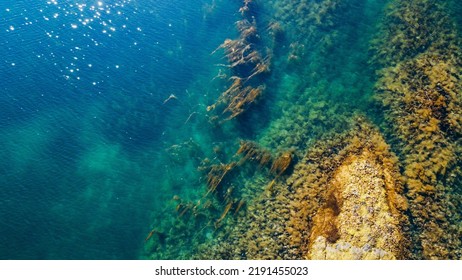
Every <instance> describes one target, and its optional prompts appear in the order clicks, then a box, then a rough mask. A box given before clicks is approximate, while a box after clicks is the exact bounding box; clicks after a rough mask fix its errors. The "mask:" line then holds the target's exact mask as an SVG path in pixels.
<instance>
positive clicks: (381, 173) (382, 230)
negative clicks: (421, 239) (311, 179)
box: [307, 149, 404, 260]
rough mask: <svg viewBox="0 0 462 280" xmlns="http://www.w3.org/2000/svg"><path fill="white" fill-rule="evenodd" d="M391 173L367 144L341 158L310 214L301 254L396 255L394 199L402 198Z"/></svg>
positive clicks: (328, 256) (333, 256)
mask: <svg viewBox="0 0 462 280" xmlns="http://www.w3.org/2000/svg"><path fill="white" fill-rule="evenodd" d="M393 172H394V171H393V170H390V169H389V168H388V167H387V166H384V165H383V164H381V163H380V162H379V161H378V159H377V156H376V155H375V154H374V153H373V152H371V151H369V150H368V149H364V150H363V151H362V152H361V153H360V154H359V155H356V154H353V155H351V156H349V157H348V158H346V159H345V160H344V161H343V163H342V164H341V165H340V166H339V167H338V168H337V170H336V171H335V173H334V176H333V178H332V180H331V181H330V182H329V184H328V188H329V194H328V199H327V201H326V204H325V206H323V207H322V208H321V209H319V211H318V213H317V214H316V216H315V217H314V218H313V227H312V230H311V236H310V247H309V251H308V254H307V258H309V259H330V260H336V259H396V258H399V257H400V256H401V255H402V253H401V250H402V247H401V246H400V244H401V243H402V241H403V235H402V233H401V229H400V226H399V223H400V218H399V215H400V213H399V212H398V211H396V203H400V204H402V202H403V201H404V199H403V198H402V197H401V196H399V195H397V194H396V192H395V181H394V178H393V177H394V176H393V175H394V174H393ZM396 200H398V201H396Z"/></svg>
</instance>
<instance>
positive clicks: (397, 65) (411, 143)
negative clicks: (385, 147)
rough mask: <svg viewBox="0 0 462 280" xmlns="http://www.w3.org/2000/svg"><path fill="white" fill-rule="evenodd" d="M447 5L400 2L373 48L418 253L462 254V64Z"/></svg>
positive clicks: (430, 256)
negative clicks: (461, 186)
mask: <svg viewBox="0 0 462 280" xmlns="http://www.w3.org/2000/svg"><path fill="white" fill-rule="evenodd" d="M445 9H446V8H445V6H444V5H443V4H441V3H437V2H435V1H426V0H419V1H395V2H394V4H393V5H392V6H391V7H390V8H389V12H388V17H387V18H388V19H387V20H386V21H385V23H384V25H383V28H384V33H385V36H384V38H383V39H381V40H379V42H378V43H377V45H376V46H375V47H376V49H377V50H378V51H377V56H376V60H375V61H378V62H380V63H381V64H383V65H384V68H383V69H382V70H380V71H379V80H378V82H377V87H376V88H377V92H378V98H379V99H380V100H381V101H382V103H383V105H384V106H385V108H386V112H385V114H386V120H387V121H388V122H389V123H390V124H391V126H390V128H389V129H388V133H389V134H390V135H391V136H392V137H393V138H394V139H395V141H396V142H397V143H398V145H397V148H398V149H399V154H400V158H401V159H402V163H403V165H404V175H405V182H406V188H407V194H406V195H407V197H408V198H409V200H410V205H411V207H410V213H411V218H412V223H413V226H414V227H415V228H416V230H415V232H414V236H413V238H414V240H413V243H414V244H415V246H416V247H415V252H416V255H415V256H414V257H415V258H426V259H435V258H436V259H456V258H460V257H461V256H462V250H461V244H462V228H461V227H460V226H458V225H459V224H460V221H461V218H462V216H461V214H462V213H461V211H460V208H458V207H457V206H458V204H459V203H458V201H459V200H460V193H458V192H457V191H456V190H455V188H457V187H456V185H455V184H454V182H458V184H460V176H461V174H460V170H459V168H458V166H459V165H460V153H461V151H460V149H461V141H460V138H461V135H462V134H461V133H462V126H461V124H462V122H461V121H462V96H461V92H462V91H461V90H462V84H461V76H460V75H461V74H460V73H462V67H461V66H462V64H461V62H462V61H461V59H460V57H461V50H460V48H459V46H460V41H459V40H457V36H456V35H455V33H454V31H455V30H456V28H455V26H454V24H453V23H452V21H451V20H450V18H449V17H448V16H447V13H446V12H445Z"/></svg>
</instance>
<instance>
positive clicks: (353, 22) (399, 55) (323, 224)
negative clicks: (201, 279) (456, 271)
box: [145, 0, 462, 260]
mask: <svg viewBox="0 0 462 280" xmlns="http://www.w3.org/2000/svg"><path fill="white" fill-rule="evenodd" d="M453 5H457V3H455V2H454V3H452V2H451V1H429V0H406V1H404V0H394V1H389V3H388V4H387V5H378V4H377V3H375V1H365V0H352V1H342V0H306V1H305V0H302V1H291V0H290V1H289V0H279V1H250V0H247V1H243V3H242V4H241V7H240V9H239V17H240V19H239V20H238V21H237V22H236V31H237V34H236V36H235V37H234V38H231V39H226V40H224V42H223V44H222V45H220V46H218V48H217V50H215V51H214V54H215V53H220V54H223V55H224V56H223V58H222V59H223V64H225V65H226V66H225V68H226V70H224V71H226V72H227V73H228V74H227V76H226V78H223V79H222V81H221V82H222V83H223V84H225V86H226V88H225V89H224V90H223V91H221V93H218V95H217V96H218V97H217V99H216V101H215V102H210V104H211V105H209V106H208V107H207V111H208V112H209V116H210V117H209V121H210V123H211V124H212V126H213V129H215V130H219V131H224V132H222V133H225V134H226V133H229V131H228V132H226V130H229V129H236V130H239V127H240V126H241V125H243V124H244V123H247V124H248V125H249V126H250V127H252V126H257V124H258V125H259V126H263V127H265V128H264V129H255V132H251V133H249V132H248V131H247V132H246V133H242V134H241V135H246V136H247V137H242V136H241V137H236V138H235V139H234V141H235V144H234V147H236V148H235V150H234V151H233V150H232V148H231V147H232V146H233V145H232V144H231V145H228V146H226V147H224V146H222V145H220V144H216V145H215V146H214V147H210V149H212V150H213V153H212V156H211V157H206V158H205V159H203V160H202V161H201V163H200V166H199V168H198V169H199V172H202V174H203V176H202V182H204V187H203V191H202V194H201V193H200V192H199V194H196V196H192V199H183V198H182V196H181V194H177V195H175V196H174V197H173V199H172V200H170V201H169V202H167V204H168V205H169V207H167V209H169V210H166V211H165V212H163V213H161V214H160V215H159V217H158V219H157V220H156V221H155V222H154V223H153V227H152V228H153V230H152V231H151V233H150V234H149V235H148V238H147V239H146V245H145V252H146V253H145V255H146V257H147V258H152V259H329V260H335V259H355V260H357V259H460V258H461V257H462V244H461V241H462V232H461V229H462V228H461V225H462V224H461V211H462V205H461V201H462V200H461V194H462V193H461V191H462V180H461V178H462V177H461V175H462V174H461V166H462V165H461V151H462V149H461V148H462V145H461V135H462V119H461V118H462V106H461V105H462V104H461V101H462V91H461V90H462V82H461V77H460V75H461V73H462V68H461V66H462V65H461V63H462V61H461V58H462V56H461V50H460V47H461V44H460V34H459V30H460V25H458V24H460V21H459V22H457V17H459V16H460V15H456V14H454V13H452V12H451V11H455V10H457V9H456V8H454V7H455V6H453ZM223 73H224V72H223ZM270 106H271V108H272V110H271V112H265V110H267V109H265V108H267V107H270ZM262 114H269V115H271V121H268V122H266V123H263V124H262V123H261V121H260V123H258V122H259V116H261V115H262ZM229 127H232V128H229ZM247 129H249V128H247Z"/></svg>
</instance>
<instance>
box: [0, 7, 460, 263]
mask: <svg viewBox="0 0 462 280" xmlns="http://www.w3.org/2000/svg"><path fill="white" fill-rule="evenodd" d="M313 1H314V0H313ZM254 2H256V5H255V6H254V8H253V10H252V14H251V15H250V16H249V19H250V20H251V21H252V20H254V21H255V22H256V24H257V27H258V30H259V35H258V38H259V39H258V40H256V41H255V42H256V43H255V46H254V47H255V48H257V49H258V50H259V51H260V52H261V53H262V56H265V57H268V59H269V58H270V59H271V66H270V72H269V73H270V74H266V76H265V75H261V76H258V77H257V78H256V79H257V81H256V82H255V83H256V84H257V85H259V84H265V91H264V95H263V97H262V98H260V100H259V101H258V102H255V104H251V107H249V108H246V109H248V112H247V111H246V112H245V113H244V114H242V115H240V116H238V117H236V118H232V119H230V120H227V119H226V117H227V116H226V114H222V111H215V112H214V111H213V110H210V106H211V105H212V104H217V103H216V102H217V99H218V100H219V97H220V95H221V94H222V93H223V92H226V90H227V88H228V87H229V85H230V81H232V79H233V74H235V73H233V72H232V71H231V70H230V69H229V66H226V64H227V63H228V61H227V58H226V52H225V48H219V46H220V45H221V44H223V42H225V39H227V38H230V39H236V38H239V36H240V34H239V31H238V29H237V28H236V22H237V21H239V20H242V18H243V11H242V10H240V7H242V5H243V2H242V1H231V0H174V1H160V0H143V1H141V0H111V1H110V0H101V1H97V0H66V1H64V0H40V1H36V0H18V1H13V0H4V1H1V2H0V34H1V38H2V39H1V40H0V54H1V58H0V91H1V93H0V159H1V160H0V190H1V192H0V259H138V258H146V257H147V258H149V257H152V254H154V256H155V257H161V258H163V257H172V254H171V253H170V254H169V255H167V256H162V254H161V253H159V252H153V251H152V246H151V245H150V246H148V248H146V242H162V239H163V236H164V235H165V234H169V232H170V233H171V232H172V230H175V229H178V228H179V229H181V230H184V234H183V236H184V240H181V241H178V242H179V243H181V246H178V250H179V251H178V254H177V255H175V256H174V257H177V258H185V257H188V256H189V255H188V253H189V251H188V250H192V251H193V250H194V248H189V247H194V246H196V245H197V243H194V244H193V243H192V241H191V240H189V237H191V236H192V235H195V234H196V233H192V232H191V231H196V230H197V231H198V232H199V233H197V234H200V235H201V237H200V238H199V239H200V240H201V241H203V242H213V238H214V230H204V231H203V227H202V226H201V225H200V224H198V225H197V226H194V227H190V226H189V227H188V226H184V227H175V226H172V224H182V223H183V222H182V221H181V218H182V217H179V216H182V215H183V213H181V212H182V211H179V212H180V213H178V211H177V210H178V209H180V210H181V209H182V208H181V207H180V206H182V207H183V206H184V205H186V204H184V205H180V206H179V204H178V203H179V201H182V202H183V201H184V202H185V203H186V201H193V202H196V201H202V199H203V198H204V193H205V194H208V193H207V187H206V185H207V170H208V169H207V168H209V167H210V165H209V163H213V164H222V165H224V164H226V163H227V162H229V161H231V160H232V159H234V158H235V153H236V150H237V148H238V147H239V141H240V140H241V139H249V140H255V141H257V142H259V143H260V144H261V145H263V146H265V147H266V148H267V149H268V150H270V151H272V152H274V153H277V152H280V151H281V150H288V149H289V150H290V149H291V150H294V151H296V153H298V154H299V155H303V152H304V150H305V149H306V148H307V147H308V146H310V145H311V144H312V143H313V142H315V141H316V140H317V139H319V138H320V137H322V135H323V134H324V133H328V132H331V131H338V130H341V129H342V125H343V123H342V122H341V121H338V122H337V121H336V120H335V119H332V120H326V119H325V118H323V116H322V115H323V114H322V112H324V111H326V110H332V111H334V112H337V111H338V112H340V113H342V114H349V113H351V112H353V111H356V110H358V111H360V112H362V114H364V115H367V116H368V117H369V118H370V119H371V120H373V121H375V122H376V123H378V124H379V123H381V121H382V118H383V115H382V114H381V113H380V112H379V113H378V111H380V108H379V107H378V106H377V103H376V102H374V101H373V100H372V99H373V98H372V96H373V95H374V83H375V80H374V79H375V76H374V75H375V70H376V69H374V67H373V66H371V65H370V64H369V62H370V59H371V55H370V52H371V41H372V40H373V39H374V36H375V35H376V32H377V29H376V27H377V25H378V24H379V22H380V21H381V19H382V17H383V11H384V8H385V6H386V4H387V1H361V0H354V1H352V2H353V4H352V5H350V6H349V9H348V10H344V11H342V10H340V11H336V14H334V15H333V16H332V19H331V20H332V21H334V22H335V23H334V24H332V25H330V24H328V23H327V24H325V25H321V27H319V26H318V27H316V17H315V16H314V17H313V19H312V21H311V22H313V23H312V25H313V26H306V25H303V24H302V23H300V24H297V23H298V22H300V21H302V20H301V19H302V18H303V17H305V16H306V15H302V16H301V17H300V18H301V19H297V18H287V17H285V14H287V11H284V10H283V9H281V10H278V8H279V6H277V5H274V6H271V5H265V1H254ZM278 2H283V1H272V2H271V3H276V4H277V3H278ZM301 2H307V1H301ZM308 2H309V1H308ZM318 2H322V1H318ZM459 9H460V7H459ZM300 11H301V13H302V14H303V7H301V6H300ZM322 12H325V11H322ZM275 21H280V23H281V24H282V25H283V26H284V27H285V28H286V29H285V30H283V31H284V32H283V34H285V35H281V36H279V35H277V34H276V35H275V33H274V32H276V31H275V29H272V28H273V27H274V25H272V24H274V22H275ZM284 21H285V22H284ZM456 22H458V24H459V28H460V18H459V19H458V20H457V21H456ZM297 25H298V26H299V27H300V28H303V29H302V30H301V31H303V32H304V31H307V33H309V32H308V30H311V28H313V30H315V31H314V33H310V34H311V35H310V36H311V37H309V38H308V39H307V38H305V37H304V36H305V35H304V34H303V32H300V30H298V31H297ZM287 28H292V30H288V29H287ZM310 32H311V31H310ZM313 34H314V35H313ZM331 35H332V36H331ZM297 36H298V37H297ZM217 48H218V49H217ZM244 71H247V72H248V73H252V71H254V69H245V70H244ZM254 80H255V79H254ZM326 102H328V103H326ZM326 104H330V105H328V106H329V107H326ZM332 104H334V106H336V107H335V108H333V107H332V106H331V105H332ZM217 105H222V104H219V102H218V104H217ZM313 112H317V113H316V114H317V115H316V114H315V113H313ZM310 114H311V115H310ZM305 118H307V119H308V120H309V123H310V124H311V126H309V127H302V126H300V127H297V125H298V124H297V123H298V122H297V120H300V123H304V122H305V121H304V120H305ZM292 120H293V122H294V123H295V124H293V123H291V122H290V121H292ZM288 124H289V125H288ZM204 170H206V171H204ZM239 176H240V177H239V179H238V182H239V183H237V185H239V184H240V185H245V183H244V182H245V181H246V178H245V176H246V173H244V174H240V175H239ZM233 187H235V186H233ZM244 189H245V187H244ZM250 190H252V188H251V187H247V191H246V190H243V191H242V192H244V193H245V192H251V191H250ZM180 204H181V203H180ZM189 205H193V204H189ZM196 205H198V203H197V202H196ZM222 206H223V207H224V206H225V205H222ZM188 207H189V206H188ZM184 209H186V208H184ZM191 209H193V207H192V206H191V208H187V209H186V210H188V211H191ZM186 210H185V212H186ZM217 211H218V210H217ZM221 213H222V211H221V210H220V211H219V213H218V216H217V217H216V218H219V217H220V215H221ZM201 223H203V224H207V223H206V222H201ZM159 233H160V234H159ZM157 234H159V236H154V237H153V235H157ZM174 234H176V235H180V236H181V234H179V233H178V232H175V233H174ZM154 239H155V240H154ZM188 244H191V246H189V247H188ZM162 246H164V245H162ZM162 246H160V247H156V246H154V248H162Z"/></svg>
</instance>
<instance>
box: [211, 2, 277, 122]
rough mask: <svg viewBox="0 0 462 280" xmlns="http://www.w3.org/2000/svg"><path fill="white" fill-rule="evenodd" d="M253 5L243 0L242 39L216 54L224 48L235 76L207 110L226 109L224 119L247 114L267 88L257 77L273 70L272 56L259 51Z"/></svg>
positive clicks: (239, 23)
mask: <svg viewBox="0 0 462 280" xmlns="http://www.w3.org/2000/svg"><path fill="white" fill-rule="evenodd" d="M253 5H254V3H253V2H252V1H251V0H244V1H243V6H242V7H241V8H240V9H239V11H240V12H241V14H242V17H243V19H242V20H239V21H237V22H236V27H237V30H238V31H239V38H237V39H226V40H225V41H224V42H223V44H221V45H220V46H219V47H218V48H217V49H216V50H215V51H213V52H212V54H213V53H215V52H216V51H217V50H219V49H223V51H224V53H225V56H226V58H227V61H228V64H227V65H223V66H225V67H227V68H230V69H231V71H232V73H233V76H232V77H231V78H229V80H231V81H232V84H231V85H230V86H229V88H228V89H227V90H225V91H224V92H223V93H222V94H221V95H220V97H219V98H218V100H217V101H216V102H215V103H214V104H212V105H210V106H208V107H207V111H211V110H214V109H216V108H217V107H222V106H224V107H225V108H224V109H223V111H222V113H223V114H225V115H226V116H227V117H226V118H225V120H230V119H234V118H236V117H237V116H239V115H240V114H242V113H244V112H245V111H246V110H247V108H248V107H249V106H250V105H251V104H252V103H254V102H255V101H256V100H257V99H258V98H259V97H260V96H261V94H262V92H263V90H264V89H265V86H264V84H261V83H260V82H259V81H255V77H257V76H260V75H262V74H265V73H268V72H269V71H270V60H271V55H270V54H269V52H268V53H267V55H266V56H265V57H264V56H262V54H261V51H260V50H259V48H258V46H259V40H260V36H259V34H258V32H257V22H256V19H255V17H254V16H253V15H251V14H252V13H251V9H252V6H253ZM220 105H222V106H220Z"/></svg>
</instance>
